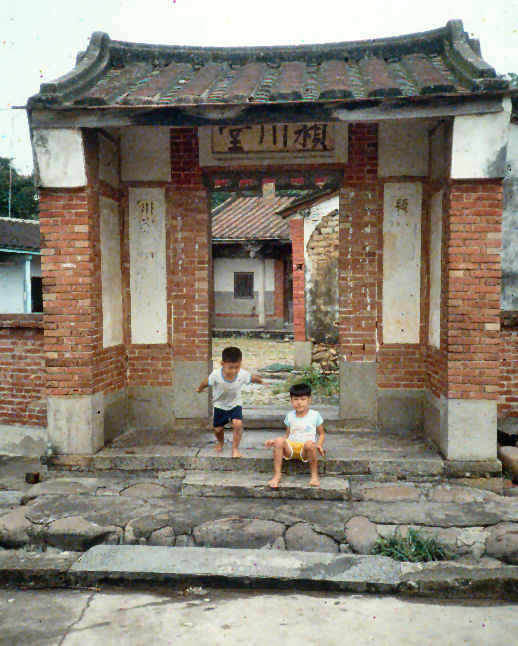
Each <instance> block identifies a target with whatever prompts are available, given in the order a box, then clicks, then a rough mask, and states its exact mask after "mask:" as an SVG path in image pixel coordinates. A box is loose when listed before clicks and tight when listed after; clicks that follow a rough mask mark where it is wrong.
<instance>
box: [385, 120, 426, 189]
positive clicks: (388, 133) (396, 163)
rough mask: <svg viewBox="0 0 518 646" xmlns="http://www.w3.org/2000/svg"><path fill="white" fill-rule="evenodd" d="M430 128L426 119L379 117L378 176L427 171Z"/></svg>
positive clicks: (414, 173)
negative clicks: (388, 119)
mask: <svg viewBox="0 0 518 646" xmlns="http://www.w3.org/2000/svg"><path fill="white" fill-rule="evenodd" d="M429 129H430V122H429V121H423V120H417V119H415V120H412V121H382V122H381V123H380V124H379V157H378V176H379V177H398V176H402V175H408V176H410V177H423V176H425V175H427V174H428V131H429Z"/></svg>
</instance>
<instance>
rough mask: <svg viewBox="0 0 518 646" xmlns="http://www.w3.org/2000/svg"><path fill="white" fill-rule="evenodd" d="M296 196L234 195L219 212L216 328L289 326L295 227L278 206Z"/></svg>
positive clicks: (215, 232) (216, 217)
mask: <svg viewBox="0 0 518 646" xmlns="http://www.w3.org/2000/svg"><path fill="white" fill-rule="evenodd" d="M293 199H294V198H292V197H272V198H269V197H239V196H234V197H231V198H229V199H228V200H226V201H225V202H223V204H221V205H220V206H219V207H217V208H216V209H215V210H214V211H213V213H212V253H213V262H214V329H215V330H228V329H234V330H249V329H269V330H284V329H287V328H288V327H289V325H290V322H291V321H292V316H293V304H292V285H291V243H290V230H289V227H288V224H287V223H286V222H285V221H284V220H283V219H282V218H280V217H279V216H278V215H276V211H278V210H279V209H282V208H284V207H286V206H288V205H289V204H290V203H291V202H292V201H293Z"/></svg>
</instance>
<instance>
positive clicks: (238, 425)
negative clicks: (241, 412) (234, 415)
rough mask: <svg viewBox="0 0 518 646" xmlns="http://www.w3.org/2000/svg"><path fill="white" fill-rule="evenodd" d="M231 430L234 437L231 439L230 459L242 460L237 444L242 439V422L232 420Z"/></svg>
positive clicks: (240, 420)
mask: <svg viewBox="0 0 518 646" xmlns="http://www.w3.org/2000/svg"><path fill="white" fill-rule="evenodd" d="M232 428H233V429H234V435H233V437H232V457H233V458H242V457H243V455H242V454H241V453H240V452H239V443H240V442H241V438H242V437H243V420H242V419H233V420H232Z"/></svg>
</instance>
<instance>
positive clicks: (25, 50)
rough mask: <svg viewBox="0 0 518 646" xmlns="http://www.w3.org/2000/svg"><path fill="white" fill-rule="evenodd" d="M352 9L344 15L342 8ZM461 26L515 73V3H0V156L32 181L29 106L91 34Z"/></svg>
mask: <svg viewBox="0 0 518 646" xmlns="http://www.w3.org/2000/svg"><path fill="white" fill-rule="evenodd" d="M349 7H351V9H349ZM451 19H461V20H462V21H463V24H464V29H465V31H467V32H468V33H469V35H470V36H471V37H474V38H478V39H479V40H480V42H481V46H482V55H483V57H484V58H485V60H486V61H487V62H488V63H489V64H490V65H492V66H493V67H494V68H495V69H496V70H497V72H499V73H506V72H518V0H498V2H491V1H490V0H434V1H433V2H431V3H424V2H423V1H422V0H421V2H419V1H417V2H416V1H415V0H412V1H411V0H395V1H394V2H392V3H389V2H387V1H386V0H360V1H359V2H351V1H350V0H349V2H347V0H316V1H310V0H88V2H84V0H82V1H81V2H79V1H78V0H0V26H1V30H0V33H1V34H2V39H1V42H0V70H2V81H1V83H0V156H1V157H12V158H13V163H14V166H15V168H16V169H17V170H18V171H20V172H22V173H30V172H32V155H31V150H30V143H29V130H28V126H27V118H26V115H25V112H24V111H23V110H13V109H11V108H12V107H13V106H23V105H25V103H26V101H27V98H28V97H29V96H31V95H32V94H35V93H37V92H38V90H39V85H40V83H42V82H48V81H52V80H54V79H56V78H57V77H59V76H61V75H62V74H65V73H66V72H69V71H70V70H71V69H72V68H73V67H74V65H75V58H76V54H77V52H79V51H82V50H84V49H86V47H87V45H88V40H89V38H90V36H91V34H92V33H93V32H94V31H104V32H107V33H108V34H109V36H110V37H111V38H112V39H113V40H125V41H130V42H140V43H153V44H162V45H200V46H239V45H300V44H312V43H313V44H314V43H329V42H340V41H350V40H364V39H369V38H383V37H387V36H400V35H403V34H409V33H415V32H421V31H427V30H429V29H437V28H438V27H443V26H444V25H445V24H446V23H447V21H448V20H451Z"/></svg>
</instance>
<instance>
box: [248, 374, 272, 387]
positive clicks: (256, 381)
mask: <svg viewBox="0 0 518 646" xmlns="http://www.w3.org/2000/svg"><path fill="white" fill-rule="evenodd" d="M250 383H251V384H262V385H263V386H267V385H268V382H267V381H265V380H264V379H261V377H259V375H250Z"/></svg>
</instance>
